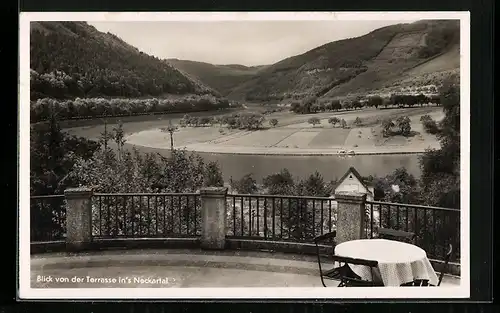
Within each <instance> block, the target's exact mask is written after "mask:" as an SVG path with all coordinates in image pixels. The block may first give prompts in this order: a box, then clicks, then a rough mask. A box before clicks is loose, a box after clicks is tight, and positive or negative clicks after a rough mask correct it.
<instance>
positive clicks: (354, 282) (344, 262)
mask: <svg viewBox="0 0 500 313" xmlns="http://www.w3.org/2000/svg"><path fill="white" fill-rule="evenodd" d="M333 261H334V262H338V263H339V265H340V267H339V268H341V269H343V270H342V271H340V284H339V287H362V286H366V287H368V286H369V287H372V286H379V285H380V284H379V283H376V282H375V281H374V275H373V271H374V270H375V269H376V268H377V267H378V262H377V261H374V260H366V259H356V258H350V257H345V256H339V255H334V256H333ZM349 265H362V266H367V267H369V268H370V274H371V280H370V281H367V280H363V279H361V277H359V276H358V275H357V274H355V273H354V272H353V271H352V270H351V268H350V267H349Z"/></svg>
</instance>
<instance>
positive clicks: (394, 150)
mask: <svg viewBox="0 0 500 313" xmlns="http://www.w3.org/2000/svg"><path fill="white" fill-rule="evenodd" d="M127 142H128V143H129V144H132V145H134V146H137V147H147V148H155V149H162V150H168V151H169V150H170V147H169V146H168V143H165V144H162V145H156V146H150V145H141V144H137V143H135V142H134V141H133V140H132V141H131V140H130V139H129V138H127ZM438 148H439V147H432V146H429V147H428V149H438ZM175 149H179V150H186V151H190V152H201V153H214V154H224V155H254V156H259V155H261V156H267V155H272V156H339V157H352V156H356V155H388V154H389V155H391V154H392V155H407V154H416V155H418V154H422V153H424V152H425V150H426V149H422V148H418V147H417V148H411V147H381V148H378V149H377V148H375V149H372V150H369V149H356V150H352V151H353V152H350V151H346V152H345V153H341V152H339V149H337V148H335V149H307V150H306V149H302V148H279V147H268V148H260V147H245V146H234V147H231V146H218V145H214V144H203V143H200V144H192V145H187V146H176V147H175Z"/></svg>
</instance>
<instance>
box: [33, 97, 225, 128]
mask: <svg viewBox="0 0 500 313" xmlns="http://www.w3.org/2000/svg"><path fill="white" fill-rule="evenodd" d="M225 108H229V102H228V101H227V100H226V99H222V98H216V97H214V96H212V95H189V96H186V97H182V98H177V99H175V98H173V99H157V98H150V99H127V98H113V99H107V98H76V99H74V100H57V99H52V98H43V99H38V100H36V101H31V106H30V121H31V123H36V122H40V121H44V120H48V119H50V117H51V115H53V114H56V115H57V116H58V119H60V120H66V119H78V118H99V117H104V116H122V115H138V114H151V113H183V112H198V111H211V110H217V109H225Z"/></svg>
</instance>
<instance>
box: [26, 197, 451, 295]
mask: <svg viewBox="0 0 500 313" xmlns="http://www.w3.org/2000/svg"><path fill="white" fill-rule="evenodd" d="M30 207H31V255H32V256H31V287H32V288H46V287H59V288H61V287H62V288H71V287H73V288H88V287H90V288H92V287H94V288H95V287H96V284H99V287H131V286H133V287H152V288H155V287H160V288H166V287H321V286H322V284H321V281H320V276H319V269H318V262H317V260H318V259H317V255H316V246H315V244H314V238H315V237H317V236H319V235H323V234H326V233H330V232H332V231H336V233H337V236H336V239H335V240H336V242H337V243H341V242H347V241H351V240H356V239H362V238H367V239H372V238H373V239H375V238H377V237H378V229H380V228H392V229H400V230H405V231H411V232H413V233H415V234H416V238H417V239H416V242H415V244H416V245H417V246H419V247H420V248H422V249H423V250H425V252H426V254H427V257H428V258H429V260H430V263H431V264H432V267H433V268H434V269H435V271H436V272H440V271H441V270H442V269H443V259H444V258H445V255H446V247H448V245H449V244H452V245H453V248H454V252H453V254H452V255H451V259H450V263H449V266H448V268H447V269H446V275H445V277H444V279H443V282H442V284H441V286H457V285H459V284H460V233H459V229H460V227H459V226H460V211H459V210H453V209H445V208H436V207H426V206H418V205H403V204H397V203H384V202H376V201H366V196H365V195H362V194H357V193H339V194H336V195H335V198H333V197H332V198H318V197H295V196H270V195H239V194H228V193H227V189H226V188H204V189H201V190H200V191H199V192H197V193H189V194H187V193H185V194H171V193H170V194H159V193H158V194H157V193H151V194H128V193H120V194H103V193H93V192H92V191H91V190H90V189H86V188H79V189H70V190H66V192H65V194H64V195H52V196H32V197H31V203H30ZM320 248H321V249H322V251H324V252H326V253H331V252H332V246H329V245H322V246H320ZM48 276H52V277H56V276H59V277H75V276H77V277H82V280H81V281H59V282H56V281H43V280H42V279H41V278H40V277H48ZM87 276H88V278H86V277H87ZM96 277H101V278H102V277H108V278H109V279H111V280H108V281H93V280H92V278H96ZM118 277H129V278H131V280H130V281H123V280H121V281H118ZM152 277H167V279H166V280H163V281H162V280H151V279H150V278H152ZM113 278H116V279H117V280H116V281H112V279H113ZM148 279H149V280H148ZM337 285H338V282H335V281H331V282H329V286H332V287H335V286H337Z"/></svg>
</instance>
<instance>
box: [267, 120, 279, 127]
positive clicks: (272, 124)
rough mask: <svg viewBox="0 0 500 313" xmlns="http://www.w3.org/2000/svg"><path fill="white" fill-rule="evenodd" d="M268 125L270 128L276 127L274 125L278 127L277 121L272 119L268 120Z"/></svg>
mask: <svg viewBox="0 0 500 313" xmlns="http://www.w3.org/2000/svg"><path fill="white" fill-rule="evenodd" d="M269 125H271V126H272V127H276V125H278V120H277V119H275V118H273V119H270V120H269Z"/></svg>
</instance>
